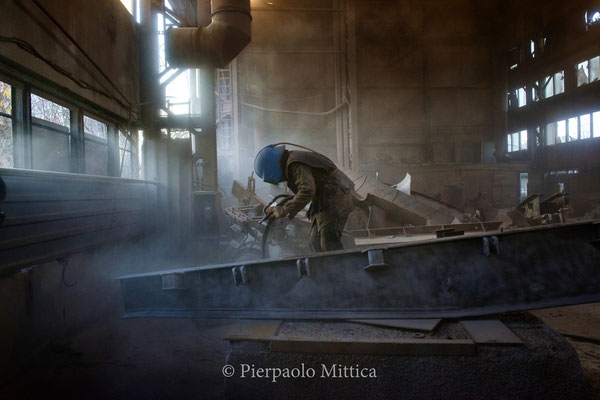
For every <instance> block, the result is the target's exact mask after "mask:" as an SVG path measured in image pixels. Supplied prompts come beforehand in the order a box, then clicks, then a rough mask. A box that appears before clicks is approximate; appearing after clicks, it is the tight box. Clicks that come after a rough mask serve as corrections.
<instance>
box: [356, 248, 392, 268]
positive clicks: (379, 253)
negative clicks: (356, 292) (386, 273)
mask: <svg viewBox="0 0 600 400" xmlns="http://www.w3.org/2000/svg"><path fill="white" fill-rule="evenodd" d="M365 252H366V253H367V254H368V256H369V265H367V266H366V267H365V268H364V269H365V270H377V269H382V268H387V267H389V264H386V262H385V260H384V259H383V249H367V250H363V251H362V253H365Z"/></svg>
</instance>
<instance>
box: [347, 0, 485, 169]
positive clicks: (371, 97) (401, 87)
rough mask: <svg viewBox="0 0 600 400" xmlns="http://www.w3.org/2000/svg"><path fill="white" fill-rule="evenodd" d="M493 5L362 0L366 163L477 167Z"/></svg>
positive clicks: (361, 115)
mask: <svg viewBox="0 0 600 400" xmlns="http://www.w3.org/2000/svg"><path fill="white" fill-rule="evenodd" d="M495 14H496V2H495V1H479V2H473V1H452V2H445V1H435V0H434V1H409V0H397V1H372V2H356V15H357V18H356V21H357V23H356V25H357V27H356V47H357V51H356V53H357V81H358V82H357V85H358V123H359V129H358V131H359V132H358V133H359V143H360V150H359V152H360V165H361V169H363V170H366V171H368V170H375V169H378V168H380V167H381V166H382V165H386V166H402V165H415V164H447V163H479V162H480V161H481V158H482V144H483V143H484V142H492V141H493V123H494V120H493V107H494V96H493V84H494V82H493V54H494V52H493V48H492V45H493V37H494V36H493V35H494V31H493V24H490V19H493V16H494V15H495Z"/></svg>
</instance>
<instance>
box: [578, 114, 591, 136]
mask: <svg viewBox="0 0 600 400" xmlns="http://www.w3.org/2000/svg"><path fill="white" fill-rule="evenodd" d="M579 129H580V134H581V139H589V138H590V114H584V115H582V116H580V117H579Z"/></svg>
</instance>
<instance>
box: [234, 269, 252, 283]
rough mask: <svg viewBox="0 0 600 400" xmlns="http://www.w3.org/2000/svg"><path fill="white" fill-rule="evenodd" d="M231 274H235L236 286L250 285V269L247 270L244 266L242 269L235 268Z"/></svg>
mask: <svg viewBox="0 0 600 400" xmlns="http://www.w3.org/2000/svg"><path fill="white" fill-rule="evenodd" d="M231 272H232V274H233V284H234V285H235V286H240V285H247V284H248V282H249V279H248V268H246V266H245V265H242V266H241V267H233V268H232V269H231Z"/></svg>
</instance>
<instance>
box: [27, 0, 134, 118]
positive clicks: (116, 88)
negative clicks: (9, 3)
mask: <svg viewBox="0 0 600 400" xmlns="http://www.w3.org/2000/svg"><path fill="white" fill-rule="evenodd" d="M31 1H32V2H33V4H35V5H36V6H37V7H38V8H39V9H40V10H41V11H42V12H43V13H44V15H46V17H48V19H50V21H52V23H53V24H54V25H56V27H57V28H58V29H60V31H61V32H62V33H63V34H64V35H65V36H66V37H67V38H68V39H69V40H70V41H71V43H73V45H75V47H77V49H78V50H79V51H80V52H81V54H82V55H83V56H84V57H85V58H86V59H87V60H88V61H89V62H90V63H91V64H92V65H93V66H94V68H96V70H98V72H100V74H101V75H102V77H104V79H106V81H107V82H108V83H109V84H110V85H111V86H112V87H113V88H114V89H115V91H116V92H117V93H118V94H119V95H120V96H121V97H122V98H123V99H124V100H125V102H126V103H127V104H129V106H128V107H127V108H131V104H130V103H129V99H128V98H127V97H126V96H125V95H124V94H123V93H122V92H121V91H120V90H119V88H118V87H117V85H115V83H114V82H113V81H112V80H111V79H110V78H109V77H108V75H106V73H105V72H104V71H103V70H102V68H100V66H99V65H98V64H96V62H95V61H94V60H93V59H92V58H91V57H90V56H89V55H88V54H87V52H86V51H85V50H84V49H83V48H82V47H81V46H80V45H79V43H77V41H76V40H75V39H74V38H73V36H71V34H69V32H67V30H66V29H65V28H63V26H62V25H61V24H60V23H59V22H58V21H57V20H56V19H55V18H54V17H53V16H52V14H50V13H49V12H48V10H46V9H45V8H44V6H42V5H41V4H40V3H39V1H38V0H31Z"/></svg>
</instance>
